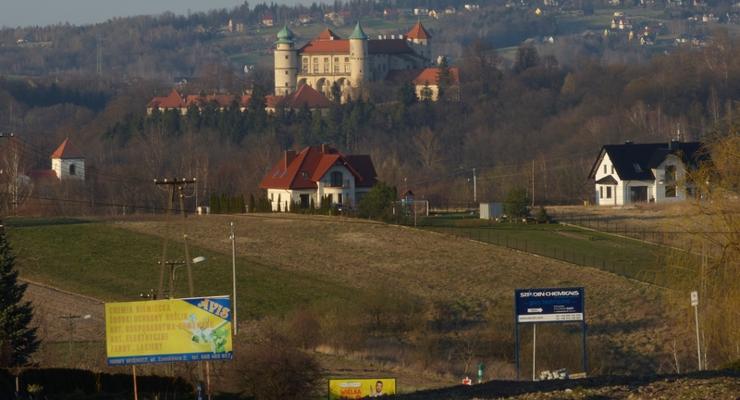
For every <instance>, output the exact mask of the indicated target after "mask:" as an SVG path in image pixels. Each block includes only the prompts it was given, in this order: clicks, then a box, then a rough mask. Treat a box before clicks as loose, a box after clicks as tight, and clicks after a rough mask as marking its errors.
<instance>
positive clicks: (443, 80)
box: [437, 57, 452, 100]
mask: <svg viewBox="0 0 740 400" xmlns="http://www.w3.org/2000/svg"><path fill="white" fill-rule="evenodd" d="M437 81H438V83H437V91H438V92H437V99H438V100H442V98H443V97H444V95H445V93H446V91H447V88H448V87H450V85H451V84H452V76H451V75H450V65H449V64H448V63H447V57H442V60H441V61H440V62H439V72H438V73H437Z"/></svg>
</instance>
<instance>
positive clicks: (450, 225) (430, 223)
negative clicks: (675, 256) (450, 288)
mask: <svg viewBox="0 0 740 400" xmlns="http://www.w3.org/2000/svg"><path fill="white" fill-rule="evenodd" d="M420 225H421V226H422V227H423V228H424V229H429V230H433V231H436V232H442V233H447V234H453V235H458V236H463V237H467V238H470V239H473V240H477V241H481V242H487V243H492V244H496V245H500V246H506V247H509V248H514V249H518V250H522V251H526V252H530V253H534V254H539V255H542V256H545V257H551V258H557V259H560V260H564V261H567V262H571V263H574V264H579V265H588V266H593V267H597V268H600V269H604V270H607V271H610V272H614V273H617V274H620V275H624V276H627V277H631V278H635V279H639V280H642V281H646V282H652V283H660V282H658V280H659V279H661V278H660V275H659V274H657V271H656V270H655V267H654V266H655V265H663V264H664V263H663V262H661V260H663V259H664V257H665V255H666V249H665V248H664V247H661V246H657V245H652V244H649V243H644V242H640V241H637V240H632V239H626V238H621V237H618V236H615V235H610V234H606V233H601V232H597V231H592V230H588V229H583V228H579V227H574V226H566V225H560V224H518V223H490V222H488V221H484V220H480V219H477V218H471V217H468V216H463V215H446V216H432V217H428V218H425V219H424V220H422V221H421V224H420ZM656 275H657V276H656Z"/></svg>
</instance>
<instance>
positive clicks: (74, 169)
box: [69, 164, 77, 176]
mask: <svg viewBox="0 0 740 400" xmlns="http://www.w3.org/2000/svg"><path fill="white" fill-rule="evenodd" d="M69 174H70V175H72V176H74V175H77V166H76V165H74V164H70V165H69Z"/></svg>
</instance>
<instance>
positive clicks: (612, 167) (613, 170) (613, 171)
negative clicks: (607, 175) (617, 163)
mask: <svg viewBox="0 0 740 400" xmlns="http://www.w3.org/2000/svg"><path fill="white" fill-rule="evenodd" d="M613 173H614V166H613V165H612V174H613Z"/></svg>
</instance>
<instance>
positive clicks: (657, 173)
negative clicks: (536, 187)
mask: <svg viewBox="0 0 740 400" xmlns="http://www.w3.org/2000/svg"><path fill="white" fill-rule="evenodd" d="M700 148H701V143H699V142H680V141H675V140H673V141H670V142H668V143H642V144H637V143H632V142H626V143H624V144H616V145H605V146H603V147H602V148H601V151H600V152H599V156H598V157H597V158H596V161H595V162H594V165H593V167H592V168H591V172H590V173H589V178H590V179H593V180H594V199H595V204H597V205H600V206H624V205H629V204H635V203H646V202H649V203H669V202H675V201H681V200H686V199H688V198H691V197H692V196H694V186H693V185H692V184H691V182H690V180H688V179H687V172H688V171H691V170H692V169H694V168H696V167H697V166H698V164H699V163H700V162H701V161H703V160H705V159H706V157H707V156H706V155H705V154H704V153H703V152H701V151H700Z"/></svg>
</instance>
